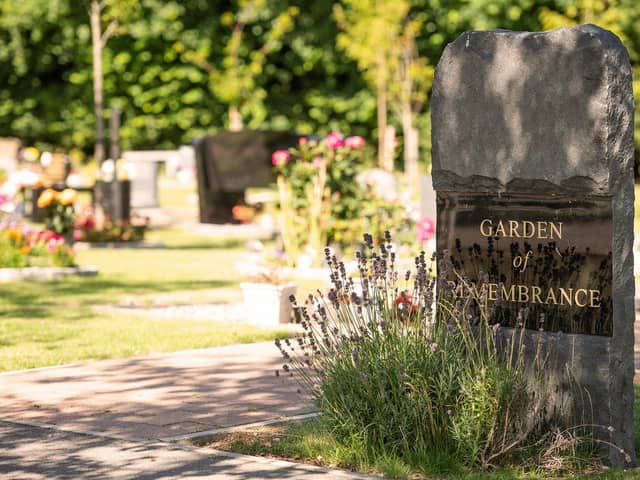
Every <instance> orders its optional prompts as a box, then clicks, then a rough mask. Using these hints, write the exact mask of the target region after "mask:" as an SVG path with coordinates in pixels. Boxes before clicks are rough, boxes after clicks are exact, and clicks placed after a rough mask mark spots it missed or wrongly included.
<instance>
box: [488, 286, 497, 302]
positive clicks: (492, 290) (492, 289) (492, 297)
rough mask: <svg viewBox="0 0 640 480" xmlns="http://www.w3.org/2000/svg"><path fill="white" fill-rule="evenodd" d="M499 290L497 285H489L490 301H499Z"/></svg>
mask: <svg viewBox="0 0 640 480" xmlns="http://www.w3.org/2000/svg"><path fill="white" fill-rule="evenodd" d="M497 289H498V284H497V283H490V284H489V295H488V298H489V301H492V302H495V301H496V300H497V297H496V294H497Z"/></svg>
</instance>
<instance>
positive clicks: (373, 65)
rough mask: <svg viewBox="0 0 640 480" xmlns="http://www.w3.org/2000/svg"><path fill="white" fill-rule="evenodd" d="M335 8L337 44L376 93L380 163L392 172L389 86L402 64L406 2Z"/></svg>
mask: <svg viewBox="0 0 640 480" xmlns="http://www.w3.org/2000/svg"><path fill="white" fill-rule="evenodd" d="M342 3H343V4H336V6H335V8H334V15H335V18H336V21H337V22H338V25H339V27H340V28H341V30H342V31H341V32H340V34H338V38H337V43H338V46H339V47H340V48H342V49H343V50H344V51H345V52H346V53H347V55H348V56H349V57H351V58H352V59H354V60H355V61H356V62H357V64H358V67H359V68H360V70H362V71H363V72H364V74H365V77H366V78H367V80H368V81H369V83H370V84H371V85H372V86H373V88H374V89H375V91H376V97H377V121H378V162H379V164H380V166H381V167H382V168H384V169H386V170H389V171H391V170H393V158H389V156H387V155H385V152H386V151H387V148H388V146H387V145H386V139H385V133H386V130H387V124H388V119H387V110H388V96H389V88H390V83H391V81H392V80H393V78H394V72H395V71H397V69H398V63H399V61H400V54H399V45H398V41H399V38H400V37H401V35H402V27H403V22H404V20H405V19H406V18H407V14H408V13H409V7H410V6H409V3H408V2H407V1H406V0H344V1H343V2H342Z"/></svg>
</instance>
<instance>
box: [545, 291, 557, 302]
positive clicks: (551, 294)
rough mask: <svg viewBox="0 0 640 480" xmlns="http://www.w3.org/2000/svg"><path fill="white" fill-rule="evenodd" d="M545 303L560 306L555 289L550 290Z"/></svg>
mask: <svg viewBox="0 0 640 480" xmlns="http://www.w3.org/2000/svg"><path fill="white" fill-rule="evenodd" d="M550 299H552V300H550ZM544 303H545V304H547V305H549V304H550V303H552V304H554V305H557V304H558V299H557V298H556V293H555V292H554V291H553V288H550V289H549V291H548V292H547V299H546V300H545V301H544Z"/></svg>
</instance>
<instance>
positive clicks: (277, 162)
mask: <svg viewBox="0 0 640 480" xmlns="http://www.w3.org/2000/svg"><path fill="white" fill-rule="evenodd" d="M289 158H290V155H289V151H288V150H276V151H275V152H273V155H271V163H273V166H274V167H282V166H283V165H286V164H287V163H288V162H289Z"/></svg>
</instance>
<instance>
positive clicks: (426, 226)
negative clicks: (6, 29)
mask: <svg viewBox="0 0 640 480" xmlns="http://www.w3.org/2000/svg"><path fill="white" fill-rule="evenodd" d="M416 227H417V229H418V241H419V242H428V241H429V240H431V239H432V238H433V232H434V231H435V227H436V222H434V221H433V219H432V218H431V217H427V216H424V217H422V218H421V219H420V220H418V223H417V224H416Z"/></svg>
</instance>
